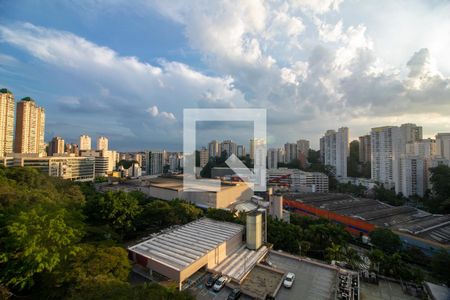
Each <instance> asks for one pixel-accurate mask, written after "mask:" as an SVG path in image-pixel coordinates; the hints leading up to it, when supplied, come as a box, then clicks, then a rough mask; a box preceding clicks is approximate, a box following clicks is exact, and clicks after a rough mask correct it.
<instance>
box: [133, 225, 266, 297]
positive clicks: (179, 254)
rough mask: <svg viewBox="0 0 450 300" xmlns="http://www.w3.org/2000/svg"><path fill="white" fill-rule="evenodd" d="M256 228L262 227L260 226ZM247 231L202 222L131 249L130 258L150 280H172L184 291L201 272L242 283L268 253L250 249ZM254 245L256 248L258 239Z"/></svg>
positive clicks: (263, 249) (261, 248) (178, 229)
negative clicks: (209, 272) (246, 240)
mask: <svg viewBox="0 0 450 300" xmlns="http://www.w3.org/2000/svg"><path fill="white" fill-rule="evenodd" d="M259 221H260V220H259ZM255 225H256V226H262V224H261V223H260V222H259V223H258V222H257V223H256V224H255ZM244 230H245V227H244V226H242V225H239V224H234V223H228V222H219V221H215V220H211V219H208V218H202V219H200V220H197V221H194V222H191V223H188V224H186V225H184V226H181V227H178V228H176V229H173V230H169V231H166V232H162V233H160V234H158V235H156V236H154V237H152V238H150V239H148V240H146V241H144V242H141V243H139V244H137V245H134V246H131V247H129V248H128V251H129V257H130V259H132V260H133V261H134V262H135V263H136V264H138V265H139V266H141V267H142V268H143V269H144V272H147V274H148V275H149V276H154V275H155V274H154V273H157V274H158V275H159V276H161V275H162V276H164V277H166V278H168V279H171V280H173V281H175V282H177V284H178V287H179V289H180V290H181V289H183V286H184V283H185V282H186V280H187V279H188V278H189V277H190V276H192V275H193V274H194V273H196V272H197V271H199V270H205V271H206V270H208V271H211V272H214V273H219V274H222V275H226V276H228V278H230V279H231V280H234V281H236V282H237V283H239V282H240V281H241V280H242V279H243V278H244V277H245V275H246V274H247V273H248V272H250V271H251V269H252V268H253V267H254V265H255V264H257V263H258V262H259V261H260V260H261V259H262V258H263V257H264V256H265V255H266V254H267V252H268V248H267V247H266V246H265V245H262V244H259V248H257V249H249V248H248V247H246V244H245V243H244V241H243V236H244ZM258 232H260V233H261V231H258ZM254 237H255V236H254ZM250 242H251V243H252V245H255V238H251V239H250ZM256 243H257V242H256Z"/></svg>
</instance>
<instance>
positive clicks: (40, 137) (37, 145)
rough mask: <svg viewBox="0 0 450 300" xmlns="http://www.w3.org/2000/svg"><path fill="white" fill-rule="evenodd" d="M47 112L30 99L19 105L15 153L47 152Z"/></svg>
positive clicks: (25, 99)
mask: <svg viewBox="0 0 450 300" xmlns="http://www.w3.org/2000/svg"><path fill="white" fill-rule="evenodd" d="M44 132H45V111H44V108H43V107H39V106H37V105H36V102H35V101H34V100H33V99H31V98H30V97H25V98H23V99H22V100H20V102H19V103H17V114H16V132H15V139H14V152H15V153H25V154H27V153H37V154H42V153H44V151H45V144H44Z"/></svg>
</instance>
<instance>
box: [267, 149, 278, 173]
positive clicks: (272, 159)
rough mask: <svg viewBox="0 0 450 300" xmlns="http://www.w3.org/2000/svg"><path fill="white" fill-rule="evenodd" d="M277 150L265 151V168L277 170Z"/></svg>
mask: <svg viewBox="0 0 450 300" xmlns="http://www.w3.org/2000/svg"><path fill="white" fill-rule="evenodd" d="M278 157H279V149H276V148H271V149H269V150H268V151H267V168H268V169H278Z"/></svg>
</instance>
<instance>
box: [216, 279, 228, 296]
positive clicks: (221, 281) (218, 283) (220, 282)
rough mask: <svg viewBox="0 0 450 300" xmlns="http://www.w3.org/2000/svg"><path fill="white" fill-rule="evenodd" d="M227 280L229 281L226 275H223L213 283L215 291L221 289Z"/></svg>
mask: <svg viewBox="0 0 450 300" xmlns="http://www.w3.org/2000/svg"><path fill="white" fill-rule="evenodd" d="M226 282H227V278H226V277H225V276H222V277H220V278H219V279H217V280H216V282H215V283H214V285H213V291H215V292H218V291H220V290H221V289H222V288H223V287H224V286H225V283H226Z"/></svg>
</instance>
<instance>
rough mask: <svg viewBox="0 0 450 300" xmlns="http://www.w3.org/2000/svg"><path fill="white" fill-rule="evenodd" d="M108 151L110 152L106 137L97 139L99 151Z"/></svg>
mask: <svg viewBox="0 0 450 300" xmlns="http://www.w3.org/2000/svg"><path fill="white" fill-rule="evenodd" d="M103 150H105V151H107V150H108V138H107V137H104V136H99V137H98V138H97V151H103Z"/></svg>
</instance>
